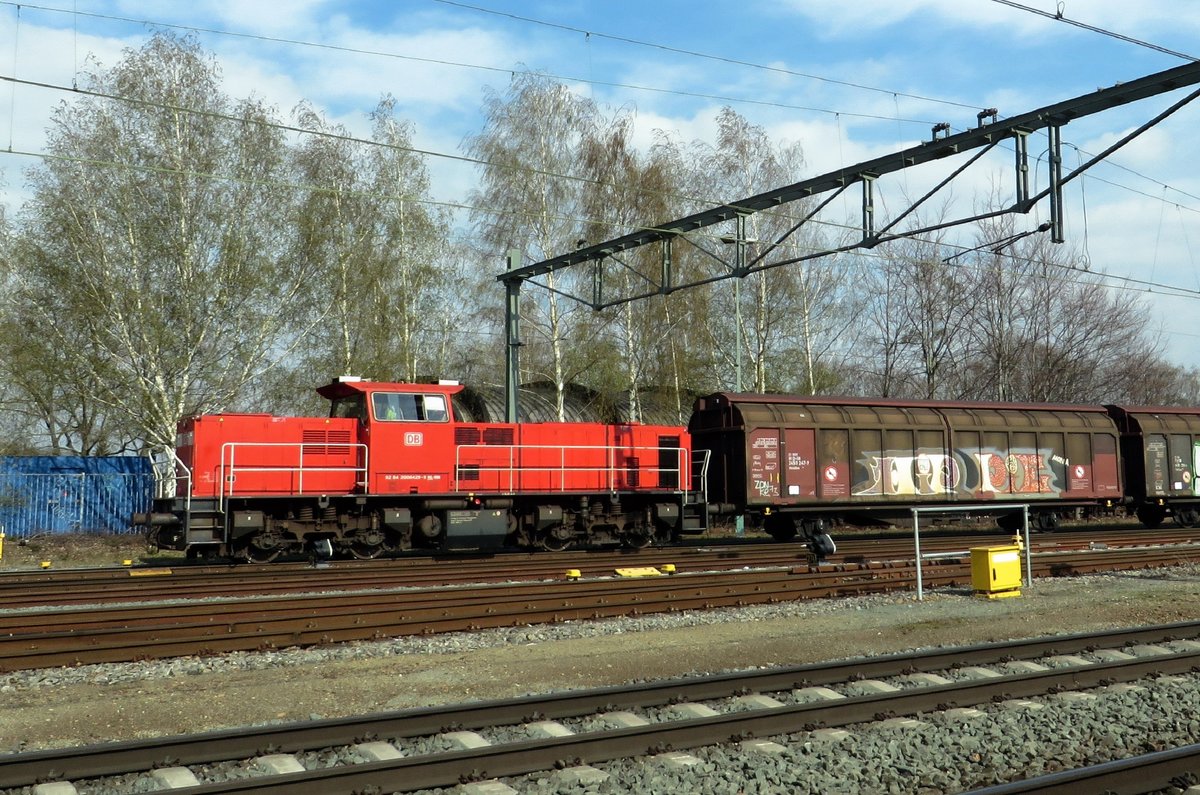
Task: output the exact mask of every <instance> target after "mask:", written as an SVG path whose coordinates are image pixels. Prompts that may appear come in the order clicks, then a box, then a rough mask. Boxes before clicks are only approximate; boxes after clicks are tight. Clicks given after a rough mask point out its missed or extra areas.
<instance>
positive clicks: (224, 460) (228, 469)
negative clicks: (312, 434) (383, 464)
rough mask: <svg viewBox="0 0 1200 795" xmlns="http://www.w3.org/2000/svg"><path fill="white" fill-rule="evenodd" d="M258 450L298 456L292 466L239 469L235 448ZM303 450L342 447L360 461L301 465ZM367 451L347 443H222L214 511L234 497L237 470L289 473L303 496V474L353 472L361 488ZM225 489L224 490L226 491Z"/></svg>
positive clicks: (362, 447) (364, 479) (366, 462)
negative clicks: (289, 451) (289, 450)
mask: <svg viewBox="0 0 1200 795" xmlns="http://www.w3.org/2000/svg"><path fill="white" fill-rule="evenodd" d="M239 447H240V448H262V447H285V448H287V447H291V448H296V451H297V455H298V456H299V463H298V464H297V465H296V466H264V465H255V464H243V465H241V468H240V469H239V467H238V464H237V462H236V454H237V449H238V448H239ZM306 447H344V448H346V449H347V451H349V450H357V451H358V452H359V454H360V455H359V460H360V461H362V464H361V466H352V467H350V466H309V467H306V466H305V465H304V448H306ZM369 454H370V451H369V450H368V448H367V445H365V444H361V443H350V442H335V443H330V442H226V443H225V444H223V445H221V463H220V465H219V472H218V474H219V477H220V479H221V488H220V489H219V491H218V498H217V510H219V511H223V510H225V500H226V499H227V498H229V497H233V496H234V483H235V481H236V479H237V475H238V473H239V471H240V472H241V473H243V474H245V473H247V472H292V473H295V474H296V475H297V484H296V493H297V494H304V493H305V491H304V474H305V473H306V472H307V473H309V474H312V473H317V472H354V473H357V474H361V476H362V479H361V480H358V479H356V480H355V482H356V483H361V484H362V485H363V487H364V489H365V487H366V483H367V471H368V470H367V464H368V460H367V457H368V455H369ZM226 487H228V491H226Z"/></svg>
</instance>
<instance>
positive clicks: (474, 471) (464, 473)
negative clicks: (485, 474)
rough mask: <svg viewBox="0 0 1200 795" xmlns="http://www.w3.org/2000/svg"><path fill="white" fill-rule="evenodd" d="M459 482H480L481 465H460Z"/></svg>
mask: <svg viewBox="0 0 1200 795" xmlns="http://www.w3.org/2000/svg"><path fill="white" fill-rule="evenodd" d="M458 479H459V480H479V464H459V465H458Z"/></svg>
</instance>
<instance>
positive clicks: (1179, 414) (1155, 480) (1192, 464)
mask: <svg viewBox="0 0 1200 795" xmlns="http://www.w3.org/2000/svg"><path fill="white" fill-rule="evenodd" d="M1108 412H1109V414H1110V415H1112V418H1113V419H1114V420H1115V421H1116V423H1117V428H1118V429H1119V430H1120V432H1121V457H1122V458H1123V459H1124V461H1125V488H1126V496H1127V497H1128V498H1129V500H1130V510H1131V511H1132V512H1134V513H1135V514H1137V517H1138V519H1140V520H1141V521H1142V524H1144V525H1146V526H1147V527H1158V526H1159V525H1160V524H1162V521H1163V519H1165V518H1166V516H1167V514H1168V513H1170V514H1171V515H1172V516H1173V518H1174V519H1175V522H1176V523H1177V524H1180V525H1184V526H1187V527H1195V526H1196V525H1197V524H1198V523H1200V483H1197V482H1196V470H1197V465H1200V409H1184V408H1174V407H1169V408H1168V407H1151V406H1136V407H1130V406H1109V407H1108Z"/></svg>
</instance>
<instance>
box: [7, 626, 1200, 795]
mask: <svg viewBox="0 0 1200 795" xmlns="http://www.w3.org/2000/svg"><path fill="white" fill-rule="evenodd" d="M1198 637H1200V622H1189V623H1180V624H1170V625H1161V626H1156V627H1141V628H1136V629H1125V630H1112V631H1107V632H1098V633H1081V634H1076V635H1069V636H1061V637H1053V638H1036V639H1030V640H1025V641H1013V642H1006V643H997V644H982V645H977V646H970V647H963V648H956V649H940V650H935V651H933V652H927V653H904V654H895V655H888V656H885V657H878V658H862V659H858V660H851V661H846V662H839V663H817V664H808V665H801V666H792V667H788V668H779V669H769V670H765V671H751V672H743V673H737V674H725V675H719V676H712V677H692V678H687V679H679V680H669V681H665V682H655V683H645V684H639V685H633V686H627V687H612V688H600V689H594V690H586V691H574V692H567V693H560V694H555V695H548V696H532V697H525V698H518V699H507V700H502V701H493V702H479V703H473V704H459V705H451V706H448V707H428V708H422V709H415V710H405V711H400V712H392V713H381V714H376V715H368V716H363V717H360V718H344V719H333V720H322V721H314V722H308V723H301V724H292V725H286V726H266V727H255V728H250V729H244V730H227V731H221V732H208V733H204V734H199V735H191V736H179V737H167V738H159V739H154V740H137V741H129V742H123V743H108V744H104V745H96V746H87V747H83V748H74V749H59V750H52V751H38V752H27V753H22V754H12V755H8V756H0V786H2V787H20V786H27V785H29V784H31V783H34V782H36V781H39V780H48V779H58V780H64V779H66V780H78V779H87V778H96V777H101V776H106V775H117V774H127V773H130V772H139V771H145V770H149V769H151V768H153V767H155V766H159V765H162V764H166V763H168V762H169V763H170V764H172V765H191V764H204V763H211V762H215V761H224V760H229V759H239V758H245V757H247V756H255V755H258V754H261V753H266V752H268V751H269V752H271V753H279V752H285V753H290V752H297V751H302V750H310V749H314V748H323V747H331V746H338V745H349V744H353V743H356V742H360V741H362V740H363V739H364V738H370V737H390V738H408V737H420V736H425V735H430V734H437V733H439V732H444V731H447V730H448V729H450V728H466V729H475V728H483V727H488V726H499V725H509V724H513V723H522V722H528V721H531V720H535V719H537V720H541V719H554V718H565V717H578V716H581V715H588V714H593V713H595V712H598V711H611V710H614V709H631V708H637V707H647V706H658V705H665V704H669V703H676V702H688V701H701V700H712V699H720V698H727V697H730V696H733V695H738V694H742V693H746V692H760V693H762V692H772V691H780V690H787V689H791V688H795V687H803V686H810V685H822V684H832V683H835V682H848V681H852V680H855V679H861V678H873V677H886V676H898V675H901V674H905V673H911V672H913V671H917V670H922V671H936V670H943V669H945V668H948V667H952V666H957V665H979V664H994V663H999V662H1004V661H1008V660H1012V659H1028V658H1036V657H1039V656H1041V655H1044V654H1047V653H1060V654H1061V653H1070V652H1078V651H1085V650H1091V649H1094V648H1097V647H1107V648H1115V647H1123V646H1127V645H1131V644H1141V643H1161V642H1167V641H1170V640H1178V639H1181V638H1183V639H1193V640H1194V639H1196V638H1198ZM1197 666H1200V652H1185V653H1179V654H1172V655H1160V656H1153V657H1143V658H1138V659H1135V660H1130V661H1120V662H1113V663H1094V664H1090V665H1087V666H1081V667H1074V668H1069V669H1052V670H1048V671H1044V672H1036V673H1026V674H1018V675H1013V676H1005V677H998V678H994V679H982V680H971V681H966V682H958V683H953V684H948V685H934V686H926V687H920V688H914V689H912V690H906V691H900V692H897V693H886V694H881V695H873V696H863V697H856V698H846V699H839V700H837V701H828V702H817V703H806V704H797V705H790V706H783V707H779V708H773V709H761V710H755V711H751V712H735V713H725V714H721V715H718V716H716V717H711V718H700V719H693V720H685V721H671V722H668V723H659V724H652V725H650V726H646V727H637V728H632V729H622V730H615V731H606V732H593V733H590V734H581V735H574V736H572V737H566V738H561V739H552V740H537V741H529V742H518V743H511V744H506V745H502V746H494V747H490V748H485V749H481V750H476V751H461V752H451V753H445V754H437V755H428V756H422V757H409V758H406V759H402V760H397V761H395V762H380V763H370V764H363V765H355V766H348V767H345V768H335V769H330V770H322V771H310V772H307V773H303V774H300V773H297V774H289V775H281V776H272V777H258V778H254V779H250V780H247V781H246V782H245V784H244V785H243V784H242V783H239V782H229V781H226V782H222V783H221V784H214V785H204V786H201V787H192V788H187V789H183V790H179V791H180V792H183V793H196V794H198V793H209V792H222V791H225V792H239V791H255V792H285V791H291V792H299V793H306V792H314V793H316V792H350V791H356V790H357V791H363V790H364V788H368V787H373V786H376V787H381V788H382V791H396V790H397V789H422V788H426V787H437V786H449V785H452V784H454V783H457V782H458V781H459V780H461V779H462V777H463V775H464V773H474V774H475V775H477V776H479V777H485V776H486V777H494V776H509V775H519V774H523V773H529V772H534V771H538V770H546V769H550V768H552V767H554V766H555V764H556V763H559V762H561V761H563V760H575V759H580V760H584V761H588V762H599V761H606V760H611V759H615V758H621V757H625V756H634V755H642V754H646V753H652V752H654V750H655V749H656V748H662V747H667V746H669V747H672V748H676V749H679V748H691V747H697V746H701V745H712V744H717V743H721V742H725V741H728V740H730V739H737V738H744V737H750V736H755V737H764V736H771V735H783V734H789V733H793V732H797V731H801V730H804V729H806V728H811V727H814V726H817V725H823V726H829V727H836V726H845V725H848V724H852V723H860V722H870V721H873V720H876V719H877V718H878V716H879V715H880V714H889V715H890V714H896V715H907V714H914V713H917V712H923V711H929V710H941V709H946V708H948V707H951V706H971V705H977V704H981V703H985V702H988V701H990V700H992V699H993V698H994V697H996V696H999V695H1003V696H1004V697H1006V698H1017V697H1029V696H1035V695H1042V694H1045V693H1047V692H1052V691H1054V690H1057V689H1063V688H1070V689H1074V688H1086V687H1094V686H1098V685H1101V684H1106V683H1109V682H1118V681H1132V680H1136V679H1140V678H1144V677H1146V676H1149V675H1151V674H1155V673H1183V672H1187V671H1191V670H1194V669H1196V668H1197ZM380 776H384V777H385V778H380ZM398 781H401V782H403V784H402V785H401V786H397V782H398ZM287 788H293V789H290V790H289V789H287ZM1017 791H1020V790H1017Z"/></svg>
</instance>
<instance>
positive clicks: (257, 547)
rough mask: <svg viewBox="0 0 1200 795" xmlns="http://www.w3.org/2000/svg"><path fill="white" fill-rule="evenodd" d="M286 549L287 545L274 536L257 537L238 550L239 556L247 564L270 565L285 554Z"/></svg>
mask: <svg viewBox="0 0 1200 795" xmlns="http://www.w3.org/2000/svg"><path fill="white" fill-rule="evenodd" d="M264 542H265V543H264ZM284 548H285V545H284V544H282V543H280V542H279V539H278V538H276V537H274V536H255V537H254V538H252V539H250V540H249V541H248V542H247V543H246V545H245V546H244V547H242V548H241V549H240V550H238V554H239V555H240V557H241V558H242V559H243V560H245V561H246V562H247V563H270V562H271V561H273V560H275V559H276V558H278V557H279V556H280V555H282V554H283V550H284Z"/></svg>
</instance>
